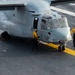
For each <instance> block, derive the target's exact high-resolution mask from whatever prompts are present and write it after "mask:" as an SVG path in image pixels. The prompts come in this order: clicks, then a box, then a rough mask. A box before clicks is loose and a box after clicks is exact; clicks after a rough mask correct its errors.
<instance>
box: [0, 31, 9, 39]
mask: <svg viewBox="0 0 75 75" xmlns="http://www.w3.org/2000/svg"><path fill="white" fill-rule="evenodd" d="M1 39H3V40H9V39H10V35H9V34H8V33H7V32H3V33H2V34H1Z"/></svg>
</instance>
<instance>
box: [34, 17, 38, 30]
mask: <svg viewBox="0 0 75 75" xmlns="http://www.w3.org/2000/svg"><path fill="white" fill-rule="evenodd" d="M38 20H39V19H38V18H36V17H35V18H34V22H33V29H37V28H38Z"/></svg>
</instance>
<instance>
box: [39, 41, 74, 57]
mask: <svg viewBox="0 0 75 75" xmlns="http://www.w3.org/2000/svg"><path fill="white" fill-rule="evenodd" d="M40 43H42V44H45V45H47V46H50V47H52V48H55V49H58V46H59V45H55V44H52V43H49V44H47V43H44V42H42V41H40ZM63 52H65V53H67V54H70V55H73V56H75V50H72V49H70V48H65V50H64V51H63Z"/></svg>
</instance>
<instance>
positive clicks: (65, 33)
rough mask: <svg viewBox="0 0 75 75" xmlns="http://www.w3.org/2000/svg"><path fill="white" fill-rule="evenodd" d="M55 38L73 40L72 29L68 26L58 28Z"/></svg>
mask: <svg viewBox="0 0 75 75" xmlns="http://www.w3.org/2000/svg"><path fill="white" fill-rule="evenodd" d="M55 35H56V36H55V39H57V40H66V41H68V40H71V39H72V38H71V35H70V30H69V29H68V28H64V29H58V30H56V31H55Z"/></svg>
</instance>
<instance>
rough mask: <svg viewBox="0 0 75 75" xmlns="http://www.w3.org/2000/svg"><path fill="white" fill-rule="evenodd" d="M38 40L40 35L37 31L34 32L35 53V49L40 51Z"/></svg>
mask: <svg viewBox="0 0 75 75" xmlns="http://www.w3.org/2000/svg"><path fill="white" fill-rule="evenodd" d="M38 38H39V36H38V33H37V29H35V30H34V31H33V49H32V51H34V49H36V50H37V49H38Z"/></svg>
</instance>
